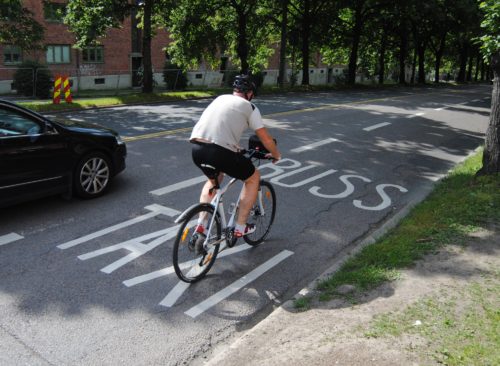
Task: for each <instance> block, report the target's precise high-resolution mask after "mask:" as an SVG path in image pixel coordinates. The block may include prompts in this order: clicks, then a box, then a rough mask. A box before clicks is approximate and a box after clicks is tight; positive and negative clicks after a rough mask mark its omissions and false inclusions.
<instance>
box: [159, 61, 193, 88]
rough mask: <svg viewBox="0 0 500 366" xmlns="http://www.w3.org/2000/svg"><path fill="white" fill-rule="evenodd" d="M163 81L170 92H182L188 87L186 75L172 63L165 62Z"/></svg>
mask: <svg viewBox="0 0 500 366" xmlns="http://www.w3.org/2000/svg"><path fill="white" fill-rule="evenodd" d="M163 81H164V82H165V84H166V85H167V89H170V90H182V89H186V86H187V76H186V73H185V72H184V71H183V70H182V69H181V68H180V67H179V66H177V65H176V64H174V63H171V62H170V61H167V62H165V65H164V66H163Z"/></svg>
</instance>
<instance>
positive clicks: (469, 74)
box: [467, 55, 474, 82]
mask: <svg viewBox="0 0 500 366" xmlns="http://www.w3.org/2000/svg"><path fill="white" fill-rule="evenodd" d="M473 61H474V55H469V65H468V66H467V81H468V82H471V81H472V63H473Z"/></svg>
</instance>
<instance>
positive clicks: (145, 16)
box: [64, 0, 170, 93]
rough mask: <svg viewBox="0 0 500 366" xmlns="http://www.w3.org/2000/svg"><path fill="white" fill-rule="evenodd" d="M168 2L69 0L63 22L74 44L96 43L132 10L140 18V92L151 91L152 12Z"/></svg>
mask: <svg viewBox="0 0 500 366" xmlns="http://www.w3.org/2000/svg"><path fill="white" fill-rule="evenodd" d="M168 5H170V1H167V0H136V1H133V2H131V1H129V0H72V1H69V2H68V7H67V14H66V17H65V18H64V22H65V23H66V24H67V25H68V26H69V28H70V30H71V31H72V32H73V33H74V34H75V36H76V46H77V47H79V48H84V47H86V46H89V45H92V44H96V43H98V42H99V38H101V37H105V36H106V32H107V30H108V29H109V28H120V27H121V25H122V22H123V21H124V20H125V18H126V17H128V16H130V15H131V14H132V10H135V13H137V14H138V17H140V19H141V22H140V24H141V26H142V28H143V30H142V53H143V55H142V56H143V58H142V62H143V68H144V75H143V86H142V91H143V92H144V93H151V92H152V91H153V71H152V63H151V38H152V36H153V32H152V19H153V15H154V14H157V13H159V12H160V10H161V11H165V8H166V7H168Z"/></svg>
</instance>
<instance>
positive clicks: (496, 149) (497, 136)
mask: <svg viewBox="0 0 500 366" xmlns="http://www.w3.org/2000/svg"><path fill="white" fill-rule="evenodd" d="M491 68H492V70H493V77H494V79H493V92H492V95H491V112H490V123H489V126H488V130H487V131H486V137H485V146H484V152H483V167H482V168H481V169H480V170H479V171H478V173H477V174H478V175H483V174H495V173H500V51H497V52H496V53H495V54H494V55H493V56H492V57H491Z"/></svg>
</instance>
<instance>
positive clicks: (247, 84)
mask: <svg viewBox="0 0 500 366" xmlns="http://www.w3.org/2000/svg"><path fill="white" fill-rule="evenodd" d="M233 88H234V89H236V90H238V91H240V92H243V93H247V92H249V91H253V92H254V94H255V91H256V89H257V88H256V86H255V84H254V83H253V82H252V78H251V77H250V75H245V74H242V75H237V76H236V77H235V78H234V83H233Z"/></svg>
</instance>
